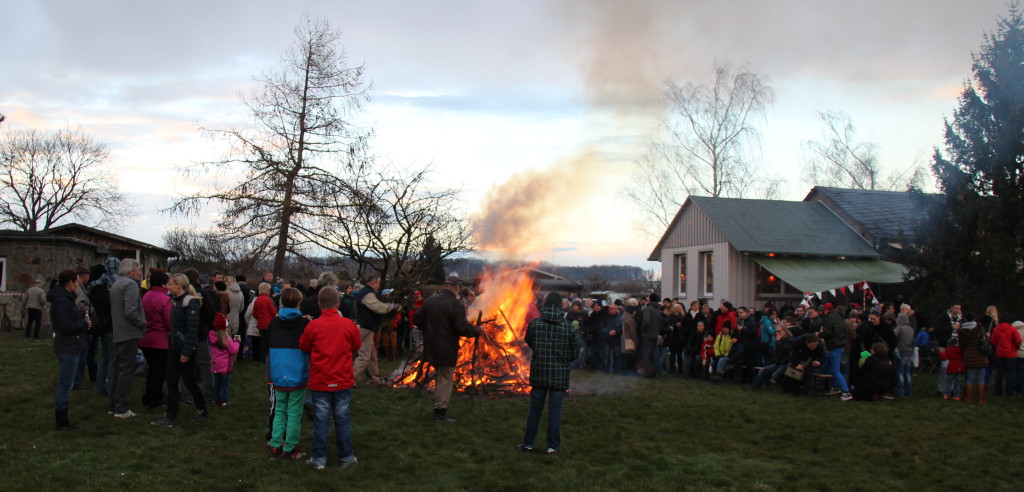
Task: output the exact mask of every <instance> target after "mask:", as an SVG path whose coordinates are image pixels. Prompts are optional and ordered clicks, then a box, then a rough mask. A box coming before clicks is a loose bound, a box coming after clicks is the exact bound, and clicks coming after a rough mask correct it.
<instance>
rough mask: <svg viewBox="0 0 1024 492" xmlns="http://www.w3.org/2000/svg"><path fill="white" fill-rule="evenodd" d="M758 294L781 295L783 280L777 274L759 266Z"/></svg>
mask: <svg viewBox="0 0 1024 492" xmlns="http://www.w3.org/2000/svg"><path fill="white" fill-rule="evenodd" d="M757 293H758V294H781V293H782V280H780V279H779V277H776V276H775V274H773V273H772V272H769V271H768V270H766V269H765V268H764V267H763V266H761V265H758V266H757Z"/></svg>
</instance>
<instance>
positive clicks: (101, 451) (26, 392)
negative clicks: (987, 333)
mask: <svg viewBox="0 0 1024 492" xmlns="http://www.w3.org/2000/svg"><path fill="white" fill-rule="evenodd" d="M382 365H383V367H382V369H384V370H385V371H384V372H386V370H389V369H391V368H393V367H394V365H395V363H390V364H389V363H383V364H382ZM0 372H2V374H3V375H4V382H3V384H2V385H0V402H2V406H0V490H12V491H23V490H68V489H71V490H104V491H107V490H185V489H193V490H214V489H216V490H240V491H242V490H244V491H256V490H284V489H293V490H336V489H341V488H344V489H349V490H410V489H421V490H451V489H472V490H488V489H503V490H505V489H512V490H576V489H598V490H626V489H631V490H652V489H664V490H668V489H673V490H678V489H697V490H824V489H844V490H847V489H854V490H869V489H870V490H913V489H917V490H936V489H940V488H942V489H946V490H1020V489H1021V487H1022V485H1021V484H1022V483H1024V467H1022V466H1021V463H1020V460H1021V455H1022V451H1024V439H1021V438H1020V436H1018V435H1017V431H1018V428H1019V426H1020V423H1021V418H1020V415H1021V408H1022V407H1024V399H1017V398H1015V399H1009V400H1008V399H1005V398H999V397H995V396H990V397H989V404H988V405H986V406H979V405H977V404H974V405H968V404H966V403H959V402H952V401H943V400H941V399H939V398H936V397H935V396H934V387H935V379H934V377H930V376H920V377H919V378H918V379H917V380H916V381H915V385H916V386H917V390H918V395H916V396H914V397H911V398H906V399H899V400H893V401H885V402H882V403H862V402H853V401H851V402H840V401H839V400H838V399H837V398H836V397H824V396H814V397H807V398H793V397H788V396H783V395H782V394H781V393H779V392H778V391H777V390H772V391H767V392H766V391H763V390H762V391H760V392H756V393H755V392H750V391H742V390H741V387H740V385H739V384H737V383H730V382H726V383H723V384H721V385H718V386H711V385H709V384H708V383H706V382H703V381H684V380H680V379H678V378H674V377H662V378H660V379H657V380H639V379H636V378H623V377H617V376H606V375H602V374H594V373H589V372H577V373H574V374H573V378H574V384H578V385H579V387H580V388H583V389H585V390H586V392H587V393H588V394H587V395H578V394H577V395H571V396H570V397H569V398H567V399H566V403H565V414H564V420H563V427H562V430H563V446H562V452H561V453H559V454H557V455H553V456H546V455H543V454H523V453H518V452H516V451H515V450H514V446H515V444H516V443H518V442H519V439H520V438H521V435H522V430H523V427H524V420H525V418H526V412H527V406H528V405H527V399H526V398H523V397H518V398H502V399H491V398H486V397H484V398H469V397H465V396H461V395H460V396H456V397H455V398H453V401H452V404H451V408H450V414H451V415H452V416H453V417H455V418H457V419H459V422H458V423H457V424H455V425H439V424H434V423H433V422H431V416H432V411H431V404H430V396H429V395H428V394H425V393H418V392H416V391H414V390H406V389H392V388H383V387H373V388H357V389H356V390H355V392H354V396H353V411H352V420H353V430H354V445H355V450H356V455H357V456H358V458H359V464H358V465H357V466H355V467H352V468H349V469H345V470H342V469H340V467H339V466H338V460H337V458H336V456H335V455H334V453H333V441H332V448H331V450H332V452H331V453H330V454H329V459H328V466H327V468H326V469H325V470H323V471H314V470H313V469H311V467H309V466H308V465H306V464H305V463H304V461H305V460H304V459H303V462H289V461H272V460H270V459H269V455H268V450H267V446H266V441H265V440H264V435H265V432H266V421H267V416H266V403H265V401H266V397H265V395H266V390H265V386H264V385H263V379H262V377H263V367H262V366H260V365H257V364H255V363H250V362H247V363H243V364H239V365H238V366H237V367H236V370H235V373H234V375H233V376H232V402H231V404H230V405H228V406H227V407H225V408H211V409H210V418H209V419H208V420H207V421H206V422H203V423H201V424H193V423H192V422H190V421H189V419H188V418H186V417H187V416H188V415H190V411H191V407H189V406H187V405H183V406H182V410H181V415H180V418H179V426H178V427H177V428H174V429H165V428H158V427H154V426H151V425H150V424H149V422H150V421H152V420H156V419H157V418H159V417H160V416H161V415H162V411H160V410H148V409H145V408H144V407H143V406H142V405H141V403H136V404H135V405H134V406H133V410H135V411H136V412H138V413H139V414H140V416H139V417H137V418H134V419H128V420H118V419H114V418H112V417H110V416H108V415H107V414H106V411H105V410H106V399H105V397H100V396H97V395H96V394H95V392H94V391H93V389H92V387H91V385H90V387H89V388H88V389H86V390H82V391H74V392H72V394H71V419H72V422H74V423H76V424H78V425H80V426H81V427H82V430H80V431H78V432H73V433H68V432H56V431H54V430H53V427H54V420H53V398H54V392H55V389H56V384H57V361H56V358H55V357H54V356H53V352H52V345H51V343H50V341H49V340H43V341H28V340H26V339H25V338H23V337H22V336H20V334H15V335H5V336H2V337H0ZM143 382H144V381H143V379H142V378H141V377H140V378H137V379H136V380H135V382H134V384H133V386H132V397H133V401H134V402H138V401H139V399H140V398H141V395H142V390H143ZM302 425H303V428H302V431H303V437H302V441H301V446H302V449H303V450H304V451H307V452H308V451H309V450H310V449H311V448H312V440H311V434H310V431H311V429H312V421H311V420H308V419H307V420H304V421H303V424H302ZM543 436H544V429H543V426H542V429H541V433H540V435H539V436H538V446H541V445H542V444H543V442H544V441H543V438H544V437H543Z"/></svg>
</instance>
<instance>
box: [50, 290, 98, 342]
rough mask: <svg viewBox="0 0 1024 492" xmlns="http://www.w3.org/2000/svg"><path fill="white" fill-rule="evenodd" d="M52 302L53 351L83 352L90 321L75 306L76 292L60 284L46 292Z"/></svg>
mask: <svg viewBox="0 0 1024 492" xmlns="http://www.w3.org/2000/svg"><path fill="white" fill-rule="evenodd" d="M46 300H47V301H48V302H49V303H50V319H51V320H52V321H51V324H52V325H53V353H55V354H58V355H64V354H77V353H81V352H82V349H83V348H84V347H85V346H86V345H87V342H86V338H85V331H86V329H88V327H89V323H88V322H86V321H85V318H84V317H82V313H81V312H80V311H79V310H78V308H77V307H76V306H75V294H74V293H72V292H68V291H67V289H65V288H64V287H62V286H60V285H55V286H54V287H53V288H52V289H50V292H47V293H46Z"/></svg>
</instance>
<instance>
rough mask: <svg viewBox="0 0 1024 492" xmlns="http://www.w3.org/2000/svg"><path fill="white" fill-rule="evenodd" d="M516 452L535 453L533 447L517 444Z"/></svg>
mask: <svg viewBox="0 0 1024 492" xmlns="http://www.w3.org/2000/svg"><path fill="white" fill-rule="evenodd" d="M516 451H520V452H523V453H529V452H530V451H533V446H527V445H525V444H516Z"/></svg>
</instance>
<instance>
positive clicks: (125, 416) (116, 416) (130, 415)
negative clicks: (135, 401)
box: [113, 410, 136, 419]
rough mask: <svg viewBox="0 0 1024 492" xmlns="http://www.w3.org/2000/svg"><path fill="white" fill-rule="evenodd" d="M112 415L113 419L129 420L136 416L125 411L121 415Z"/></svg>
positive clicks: (129, 411) (131, 412)
mask: <svg viewBox="0 0 1024 492" xmlns="http://www.w3.org/2000/svg"><path fill="white" fill-rule="evenodd" d="M113 415H114V418H118V419H130V418H132V417H134V416H135V415H136V413H135V412H133V411H131V410H125V411H124V412H122V413H115V414H113Z"/></svg>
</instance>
